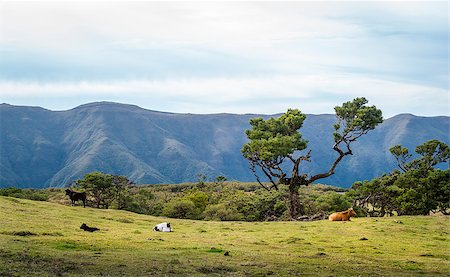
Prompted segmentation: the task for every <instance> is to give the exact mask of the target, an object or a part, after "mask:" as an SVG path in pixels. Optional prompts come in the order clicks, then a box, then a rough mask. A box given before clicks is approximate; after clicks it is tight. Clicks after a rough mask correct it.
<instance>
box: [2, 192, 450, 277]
mask: <svg viewBox="0 0 450 277" xmlns="http://www.w3.org/2000/svg"><path fill="white" fill-rule="evenodd" d="M164 221H169V222H171V224H172V226H173V228H174V232H172V233H159V232H153V231H152V227H153V226H154V225H156V224H157V223H160V222H164ZM82 223H86V224H87V225H89V226H95V227H98V228H100V229H101V230H100V231H99V232H94V233H89V232H84V231H83V230H81V229H79V227H80V225H81V224H82ZM449 227H450V225H449V218H448V217H444V216H434V217H423V216H415V217H395V218H394V217H391V218H355V219H353V220H352V222H346V223H344V222H329V221H316V222H256V223H248V222H207V221H193V220H177V219H164V218H158V217H152V216H146V215H139V214H134V213H130V212H124V211H118V210H98V209H92V208H85V209H84V208H82V207H69V206H64V205H60V204H56V203H48V202H37V201H30V200H24V199H16V198H10V197H0V275H6V276H32V275H68V276H70V275H79V274H81V275H89V276H95V275H110V276H117V275H129V276H143V275H144V276H146V275H161V274H163V275H164V274H166V275H203V274H208V275H211V274H212V275H217V276H222V275H233V276H241V275H271V274H275V275H285V276H288V275H319V276H320V275H322V276H352V275H370V276H399V275H422V274H423V275H427V276H429V275H436V276H440V275H442V276H448V275H449V274H450V257H449V256H450V255H449V253H450V237H449V233H450V229H449Z"/></svg>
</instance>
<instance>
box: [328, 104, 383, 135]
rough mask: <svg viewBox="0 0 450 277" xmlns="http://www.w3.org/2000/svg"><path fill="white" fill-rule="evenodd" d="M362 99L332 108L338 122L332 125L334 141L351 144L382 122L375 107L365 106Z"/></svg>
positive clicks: (379, 111) (379, 113)
mask: <svg viewBox="0 0 450 277" xmlns="http://www.w3.org/2000/svg"><path fill="white" fill-rule="evenodd" d="M367 103H368V101H367V99H366V98H364V97H360V98H355V99H353V101H349V102H345V103H343V104H342V106H337V107H335V108H334V110H335V112H336V116H337V118H338V122H337V123H336V124H335V125H334V129H335V132H334V141H335V142H336V143H339V142H340V141H347V142H352V141H354V140H356V139H357V138H359V137H360V136H362V135H363V134H365V133H367V132H368V131H369V130H373V129H375V127H376V126H377V125H378V124H379V123H382V122H383V117H382V112H381V110H379V109H377V108H376V107H375V106H366V104H367Z"/></svg>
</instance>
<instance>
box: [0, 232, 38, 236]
mask: <svg viewBox="0 0 450 277" xmlns="http://www.w3.org/2000/svg"><path fill="white" fill-rule="evenodd" d="M1 234H3V235H9V236H20V237H29V236H37V235H38V234H35V233H33V232H30V231H12V232H6V231H4V232H1Z"/></svg>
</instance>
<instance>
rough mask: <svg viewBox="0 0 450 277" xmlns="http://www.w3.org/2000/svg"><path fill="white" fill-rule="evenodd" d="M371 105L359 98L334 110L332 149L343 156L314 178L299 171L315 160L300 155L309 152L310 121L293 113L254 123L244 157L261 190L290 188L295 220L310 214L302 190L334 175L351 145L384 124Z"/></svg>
mask: <svg viewBox="0 0 450 277" xmlns="http://www.w3.org/2000/svg"><path fill="white" fill-rule="evenodd" d="M367 103H368V101H367V100H366V99H365V98H355V99H354V100H353V101H349V102H345V103H343V104H342V106H337V107H335V108H334V109H335V112H336V117H337V120H338V121H337V122H336V123H335V124H334V125H333V127H334V129H335V132H334V134H333V136H334V141H335V144H334V145H333V148H332V149H333V150H334V151H336V152H337V153H338V154H339V155H338V156H337V157H336V160H335V161H334V162H333V164H332V165H331V166H330V169H329V170H328V171H326V172H323V173H319V174H316V175H312V176H310V175H309V174H308V173H306V174H305V173H301V172H300V171H299V170H300V168H301V167H300V164H301V163H302V162H307V161H310V160H311V155H310V154H311V151H309V152H307V154H300V151H302V150H304V149H306V148H307V141H306V140H304V139H302V134H301V133H300V132H299V130H300V128H301V127H302V125H303V122H304V120H305V119H306V116H305V115H304V114H302V113H301V112H300V111H299V110H293V109H289V110H288V111H287V112H286V113H284V114H283V115H282V116H280V117H279V118H269V119H267V120H264V119H262V118H253V119H251V120H250V125H251V129H250V130H246V131H245V134H246V135H247V137H248V139H249V142H247V143H246V144H244V145H243V147H242V149H241V152H242V155H243V156H244V157H245V158H246V159H247V160H248V161H249V163H250V169H251V170H252V171H253V174H254V175H255V177H256V179H257V181H258V182H259V184H260V185H261V186H263V187H265V188H266V189H271V188H275V189H276V190H278V189H279V185H280V184H283V185H287V186H288V187H289V199H290V206H289V213H290V217H291V218H297V217H298V216H299V215H302V214H304V213H305V212H306V211H305V205H304V203H303V204H301V203H299V195H298V192H299V189H300V187H302V186H308V185H309V184H311V183H313V182H315V181H317V180H319V179H322V178H327V177H329V176H331V175H332V174H334V170H335V168H336V166H337V165H338V164H339V163H340V161H341V160H342V158H343V157H345V156H347V155H351V154H353V153H352V150H351V148H350V144H351V143H352V142H354V141H356V140H357V139H358V138H359V137H361V136H362V135H364V134H366V133H367V132H369V131H370V130H373V129H374V128H375V127H376V126H377V125H378V124H379V123H381V122H382V121H383V117H382V113H381V111H380V110H379V109H377V108H376V107H375V106H366V104H367ZM330 150H331V149H330ZM289 166H292V168H290V167H289ZM260 174H263V176H264V178H266V179H268V180H269V181H270V182H271V186H270V187H267V186H265V185H264V184H263V182H262V181H261V180H260V177H259V175H260Z"/></svg>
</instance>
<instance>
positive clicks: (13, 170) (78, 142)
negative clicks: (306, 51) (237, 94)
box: [0, 102, 450, 188]
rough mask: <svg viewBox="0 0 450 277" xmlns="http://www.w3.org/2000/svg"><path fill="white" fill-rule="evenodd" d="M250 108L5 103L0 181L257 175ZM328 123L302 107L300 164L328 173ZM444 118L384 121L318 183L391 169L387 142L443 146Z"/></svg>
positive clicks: (37, 183)
mask: <svg viewBox="0 0 450 277" xmlns="http://www.w3.org/2000/svg"><path fill="white" fill-rule="evenodd" d="M256 116H258V115H250V114H246V115H236V114H210V115H196V114H174V113H165V112H157V111H151V110H146V109H142V108H140V107H137V106H132V105H125V104H118V103H109V102H101V103H91V104H86V105H82V106H79V107H77V108H74V109H71V110H68V111H50V110H46V109H43V108H40V107H24V106H12V105H8V104H1V105H0V187H9V186H15V187H21V188H44V187H62V186H66V185H68V184H70V183H71V182H72V181H74V180H76V179H80V178H82V177H83V176H84V174H86V173H89V172H92V171H102V172H105V173H110V174H117V175H125V176H127V177H128V178H129V179H131V180H133V181H134V182H136V183H141V184H154V183H180V182H186V181H196V180H197V176H198V174H204V175H206V176H208V177H209V178H210V179H213V178H215V177H216V176H219V175H224V176H226V177H227V178H228V179H229V180H239V181H254V180H255V179H254V177H253V175H252V173H251V171H250V170H249V169H248V163H247V161H246V160H245V159H244V158H243V157H242V156H241V153H240V149H241V147H242V145H243V144H244V143H245V142H246V137H245V134H244V131H245V130H246V129H248V128H249V123H248V122H249V120H250V118H253V117H256ZM273 116H276V115H273ZM263 117H269V116H268V115H265V116H263ZM334 121H335V118H334V115H308V117H307V119H306V121H305V124H304V127H303V128H302V129H301V130H300V132H301V133H302V134H303V137H304V138H306V139H307V140H309V144H308V149H312V161H311V162H310V163H306V164H304V167H303V168H302V170H303V171H304V172H307V173H318V172H321V171H327V170H328V167H329V166H330V165H331V163H332V161H333V160H334V157H335V156H334V155H335V153H334V151H333V150H332V145H333V141H332V132H333V127H332V126H333V123H334ZM449 122H450V120H449V117H444V116H442V117H418V116H414V115H409V114H401V115H397V116H394V117H392V118H389V119H386V120H385V122H384V123H383V124H381V125H380V126H378V127H377V128H376V129H375V130H373V131H371V132H369V133H368V134H367V135H366V136H365V137H363V138H362V139H361V140H360V141H357V142H356V143H355V145H354V147H353V149H354V151H353V152H354V155H353V156H351V157H346V158H345V159H344V161H343V162H342V163H341V164H339V166H338V168H337V170H336V174H335V175H333V176H331V177H329V178H327V179H323V180H320V182H321V183H324V184H332V185H335V186H341V187H349V186H351V184H352V183H353V182H355V181H358V180H368V179H372V178H373V177H375V176H379V175H381V174H383V173H385V172H390V171H392V170H393V169H394V168H395V163H394V160H393V158H392V157H391V155H390V153H389V151H388V149H389V148H390V147H391V146H393V145H395V144H398V143H401V144H403V145H404V146H407V147H408V148H410V150H413V149H414V148H415V146H417V145H418V144H421V143H423V142H425V141H427V140H429V139H439V140H441V141H444V142H446V143H447V144H448V143H449V132H450V126H449Z"/></svg>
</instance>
